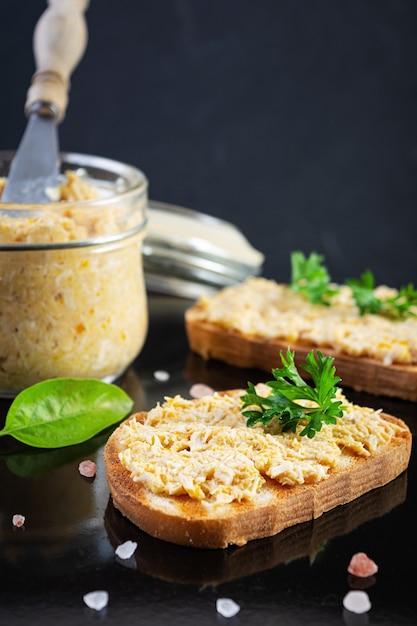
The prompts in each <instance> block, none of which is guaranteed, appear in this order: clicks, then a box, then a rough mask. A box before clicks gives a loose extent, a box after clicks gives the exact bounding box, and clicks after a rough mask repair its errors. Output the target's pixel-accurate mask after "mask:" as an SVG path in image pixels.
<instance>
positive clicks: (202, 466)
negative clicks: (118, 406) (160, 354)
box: [118, 385, 401, 505]
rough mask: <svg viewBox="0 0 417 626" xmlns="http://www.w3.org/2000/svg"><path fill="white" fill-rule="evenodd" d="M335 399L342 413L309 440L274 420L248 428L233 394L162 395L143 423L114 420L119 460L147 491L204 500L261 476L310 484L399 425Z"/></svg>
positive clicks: (225, 496)
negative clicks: (278, 427)
mask: <svg viewBox="0 0 417 626" xmlns="http://www.w3.org/2000/svg"><path fill="white" fill-rule="evenodd" d="M262 389H264V390H265V392H266V388H265V386H264V385H263V386H259V388H258V393H261V390H262ZM343 400H344V401H343V403H344V405H345V406H346V407H347V408H346V411H345V415H344V417H343V418H342V419H340V420H338V423H337V424H324V425H323V428H322V429H321V430H320V432H319V433H317V435H316V436H315V437H314V439H309V438H307V437H300V436H299V435H298V434H297V433H292V432H285V433H283V432H279V431H276V424H275V423H274V422H271V424H270V425H269V426H268V427H264V426H263V425H259V424H258V425H256V426H255V427H253V428H248V427H247V426H246V421H245V418H244V416H243V415H242V413H241V406H242V401H241V398H240V394H239V393H237V394H234V395H220V394H217V393H214V394H213V395H210V396H205V397H203V398H199V399H196V400H186V399H184V398H182V397H181V396H175V397H174V398H167V399H166V401H165V402H164V403H163V404H158V405H157V406H156V407H155V408H154V409H152V410H151V411H150V412H149V413H148V414H147V417H146V419H145V421H144V422H143V423H142V422H140V421H138V420H137V419H136V418H135V416H132V418H131V419H130V420H129V421H128V422H126V423H124V424H123V425H122V426H121V427H120V435H119V439H118V447H119V450H120V453H119V459H120V462H121V464H122V465H123V466H124V467H125V469H127V470H128V471H129V472H130V474H131V477H132V480H133V481H135V482H138V483H141V484H143V485H144V486H145V487H146V488H147V489H149V490H150V491H151V492H153V493H155V494H161V495H169V496H172V495H188V496H189V497H191V498H195V499H197V500H200V501H201V502H203V503H204V504H208V505H212V504H224V503H228V502H233V501H241V500H248V499H252V498H253V497H254V496H255V494H256V493H257V492H258V491H259V490H260V488H261V487H262V485H263V484H264V483H265V481H266V479H267V478H269V479H273V480H276V481H277V482H279V483H280V484H282V485H288V486H292V485H296V484H302V483H316V482H319V481H321V480H324V479H326V478H327V477H328V475H329V471H330V470H331V468H337V467H338V465H340V464H343V463H344V462H345V461H346V460H349V457H351V456H352V455H358V456H369V455H370V454H371V453H372V452H373V451H375V450H376V449H377V448H378V446H379V445H380V444H385V443H386V442H387V441H389V440H390V439H391V438H392V437H394V436H395V435H396V434H398V432H399V431H401V426H399V425H397V424H393V423H391V422H388V421H386V420H384V419H383V418H382V417H381V416H380V412H379V411H374V410H373V409H369V408H362V407H357V406H355V405H352V404H349V403H348V402H347V401H346V400H345V399H343ZM274 429H275V430H274Z"/></svg>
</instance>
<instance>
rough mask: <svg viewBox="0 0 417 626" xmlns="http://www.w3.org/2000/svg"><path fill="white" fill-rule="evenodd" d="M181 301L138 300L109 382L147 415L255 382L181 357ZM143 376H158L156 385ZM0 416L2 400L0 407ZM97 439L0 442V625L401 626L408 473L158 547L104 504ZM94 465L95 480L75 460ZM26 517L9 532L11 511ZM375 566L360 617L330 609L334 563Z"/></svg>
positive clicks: (335, 592) (335, 600)
mask: <svg viewBox="0 0 417 626" xmlns="http://www.w3.org/2000/svg"><path fill="white" fill-rule="evenodd" d="M187 304H188V303H187V301H181V300H174V299H169V298H164V297H151V298H150V303H149V306H150V313H151V322H150V330H149V336H148V340H147V343H146V346H145V349H144V351H143V352H142V354H141V355H140V357H139V358H138V359H137V362H136V363H135V364H134V366H133V367H131V368H130V370H129V371H128V372H127V373H126V375H125V376H124V377H123V379H122V380H121V381H120V384H121V385H122V386H123V387H124V388H125V389H126V390H127V391H128V392H129V393H130V394H131V395H132V397H133V398H134V400H135V409H137V410H139V409H145V410H146V409H148V408H150V407H151V406H153V405H154V404H155V403H156V402H157V401H158V400H162V399H163V397H164V396H165V395H172V394H175V393H182V394H184V395H187V394H188V392H189V389H190V386H191V385H192V384H193V383H194V382H204V383H206V384H209V385H212V386H213V387H215V388H217V389H226V388H231V387H235V386H242V385H246V382H247V380H252V381H254V382H255V381H256V379H259V380H261V379H263V378H265V376H264V375H263V374H262V373H259V372H252V371H251V372H249V371H247V370H244V371H240V370H237V369H235V368H231V367H227V366H225V365H221V364H219V363H213V362H211V363H204V362H203V361H202V360H201V359H200V358H198V357H196V356H195V355H192V354H190V353H189V351H188V347H187V342H186V337H185V331H184V324H183V311H184V309H185V307H186V306H187ZM156 370H166V371H167V372H169V374H170V378H169V380H168V381H166V382H157V381H156V379H155V377H154V372H155V371H156ZM348 395H349V396H350V397H352V398H353V399H355V401H358V402H361V403H364V404H371V405H373V406H375V407H382V408H384V410H386V411H388V412H391V413H393V414H394V415H397V416H398V417H402V418H403V419H404V420H405V421H406V422H407V423H408V424H409V425H410V427H411V429H412V431H413V434H415V433H416V430H417V414H416V413H417V412H416V406H415V404H413V403H407V402H400V401H396V400H392V399H387V398H373V397H371V396H364V395H363V394H353V393H349V392H348ZM0 406H1V415H2V420H3V418H4V415H5V413H6V411H7V408H8V402H7V401H2V402H1V405H0ZM107 436H108V433H103V434H101V435H100V436H97V437H95V438H94V439H93V440H91V441H89V442H87V443H85V444H82V445H80V446H74V447H72V448H67V449H64V450H58V451H56V450H51V451H46V452H45V451H37V452H35V453H33V452H31V451H30V450H29V449H28V448H25V447H24V446H19V445H17V444H14V443H13V442H11V441H0V490H1V491H0V494H1V496H0V540H1V544H0V624H10V625H14V624H52V623H53V624H56V623H59V622H61V623H63V624H69V623H71V624H87V623H94V622H97V621H100V622H103V623H106V624H107V623H108V624H116V623H117V624H127V625H129V624H146V623H148V624H167V623H175V624H184V625H187V624H197V623H198V624H199V625H205V624H217V625H218V624H226V623H229V624H233V625H237V624H242V625H243V624H255V623H260V624H263V625H267V624H285V626H292V625H298V624H309V625H316V624H317V625H319V624H320V625H326V624H332V625H333V624H334V625H343V624H347V625H348V626H350V625H355V626H359V625H362V624H383V625H387V626H388V625H389V626H394V625H396V626H403V625H404V626H406V625H408V624H410V625H411V624H413V625H414V624H415V623H416V617H417V603H416V598H415V582H414V576H413V575H410V573H409V572H412V571H413V567H414V562H415V557H416V554H417V552H416V532H415V528H416V515H415V501H416V497H417V467H416V460H415V453H414V452H413V453H412V458H411V463H410V467H409V469H408V471H407V472H406V473H405V474H403V475H402V476H400V477H399V478H398V479H397V480H395V481H393V482H392V483H390V484H389V485H387V486H386V487H384V488H382V489H379V490H376V491H373V492H372V493H370V494H366V495H365V496H363V497H362V498H360V499H358V500H357V501H355V502H353V503H351V504H350V505H348V506H345V507H339V508H338V509H335V510H334V511H331V512H329V513H327V514H325V515H323V516H322V517H321V518H320V519H318V520H315V521H314V522H309V523H306V524H302V525H299V526H297V527H294V528H292V529H288V530H286V531H284V532H283V533H281V534H280V535H278V536H276V537H272V538H269V539H265V540H260V541H255V542H251V543H249V544H247V545H246V546H244V547H242V548H231V549H228V550H216V551H204V550H192V549H188V548H182V547H178V546H174V545H169V544H165V543H163V542H159V541H157V540H155V539H152V538H151V537H149V536H147V535H145V534H144V533H142V532H141V531H139V530H138V529H136V528H135V527H134V526H133V525H131V524H130V523H129V522H128V521H126V520H125V519H124V518H123V517H122V516H121V515H120V514H119V513H118V512H117V511H116V510H115V509H114V508H113V505H112V503H111V500H110V499H109V492H108V488H107V484H106V480H105V475H104V465H103V460H102V446H103V445H104V442H105V441H106V438H107ZM86 458H90V459H92V460H94V461H95V462H96V463H97V475H96V478H95V480H93V481H87V480H85V479H83V478H82V477H81V476H80V475H79V473H78V463H79V462H80V461H81V460H83V459H86ZM15 513H21V514H24V515H25V516H26V522H25V526H24V527H23V528H20V529H15V528H14V527H13V525H12V521H11V519H12V516H13V514H15ZM127 539H132V540H135V541H137V543H138V549H137V551H136V553H135V555H134V557H132V558H131V559H129V560H128V561H120V560H119V559H118V558H117V557H115V553H114V549H115V547H116V546H117V545H118V544H119V543H121V542H123V541H125V540H127ZM357 551H364V552H367V553H368V554H369V555H370V556H371V557H372V558H373V559H374V560H375V561H376V562H377V564H378V565H379V572H378V573H377V574H376V576H375V577H374V578H373V579H371V580H369V581H368V580H367V581H366V582H365V583H362V584H365V585H369V586H368V587H367V592H368V594H369V596H370V599H371V601H372V609H371V611H370V612H369V613H368V614H366V615H362V616H355V615H353V614H348V613H346V612H345V611H344V610H343V606H342V599H343V597H344V595H345V594H346V593H347V591H348V590H349V589H351V588H354V587H355V586H356V585H357V584H358V583H357V581H355V580H353V579H351V578H349V575H348V573H347V570H346V567H347V564H348V562H349V560H350V558H351V556H352V554H353V553H354V552H357ZM96 589H105V590H107V591H108V592H109V604H108V607H107V608H106V609H104V610H103V611H102V612H100V613H96V612H94V611H92V610H91V609H88V608H87V607H86V606H85V604H84V602H83V595H84V594H85V593H87V592H88V591H92V590H96ZM218 597H230V598H232V599H233V600H234V601H235V602H237V603H238V604H239V605H240V606H241V611H240V613H239V614H238V615H237V616H235V617H234V618H231V619H230V620H226V619H225V618H222V617H220V616H219V615H217V613H216V609H215V601H216V599H217V598H218Z"/></svg>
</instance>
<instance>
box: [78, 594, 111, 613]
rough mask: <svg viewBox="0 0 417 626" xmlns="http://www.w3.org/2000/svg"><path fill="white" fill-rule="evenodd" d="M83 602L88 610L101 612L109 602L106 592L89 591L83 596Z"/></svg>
mask: <svg viewBox="0 0 417 626" xmlns="http://www.w3.org/2000/svg"><path fill="white" fill-rule="evenodd" d="M83 600H84V602H85V603H86V605H87V606H88V608H90V609H93V610H94V611H101V610H102V609H104V608H105V607H106V606H107V604H108V602H109V594H108V592H107V591H90V592H89V593H86V594H84V595H83Z"/></svg>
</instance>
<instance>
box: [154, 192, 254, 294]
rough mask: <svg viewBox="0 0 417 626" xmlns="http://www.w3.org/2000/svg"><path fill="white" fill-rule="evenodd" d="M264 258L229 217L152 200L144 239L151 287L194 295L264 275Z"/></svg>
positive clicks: (168, 291) (165, 292)
mask: <svg viewBox="0 0 417 626" xmlns="http://www.w3.org/2000/svg"><path fill="white" fill-rule="evenodd" d="M263 261H264V255H263V254H262V253H261V252H259V251H258V250H256V249H255V248H254V247H253V246H252V245H251V244H250V243H249V242H248V240H247V239H246V238H245V237H244V235H243V234H242V233H241V231H240V230H239V229H238V228H236V226H234V225H233V224H231V223H230V222H227V221H225V220H222V219H219V218H216V217H213V216H211V215H207V214H205V213H199V212H196V211H193V210H191V209H186V208H183V207H179V206H174V205H171V204H166V203H163V202H155V201H153V200H150V201H149V209H148V229H147V234H146V237H145V240H144V244H143V263H144V270H145V278H146V285H147V288H148V290H149V291H153V292H156V293H164V294H170V295H175V296H180V297H185V298H191V299H195V298H197V297H198V296H200V295H206V294H211V293H213V292H215V291H218V290H219V289H221V288H222V287H226V286H228V285H233V284H236V283H239V282H242V281H243V280H244V279H245V278H247V277H248V276H253V275H257V274H260V272H261V270H262V265H263Z"/></svg>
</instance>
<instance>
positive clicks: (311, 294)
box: [289, 252, 417, 319]
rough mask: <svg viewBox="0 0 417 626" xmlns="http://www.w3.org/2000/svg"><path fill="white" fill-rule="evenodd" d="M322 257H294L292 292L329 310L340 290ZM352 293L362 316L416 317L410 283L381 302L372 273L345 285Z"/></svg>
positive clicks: (416, 303)
mask: <svg viewBox="0 0 417 626" xmlns="http://www.w3.org/2000/svg"><path fill="white" fill-rule="evenodd" d="M323 261H324V257H323V256H322V255H321V254H317V253H316V252H312V253H311V254H310V255H309V256H308V257H306V256H305V255H304V254H303V253H302V252H293V253H292V254H291V279H290V283H289V289H291V290H292V291H295V292H297V293H301V294H303V295H304V296H305V297H306V298H307V300H308V301H309V302H311V303H312V304H322V305H325V306H329V305H330V304H331V298H332V297H333V296H334V295H336V294H337V293H338V291H339V289H340V288H339V287H338V286H337V285H335V284H334V283H332V282H331V278H330V275H329V272H328V270H327V268H326V266H325V265H324V263H323ZM345 284H346V285H348V286H349V287H350V288H351V289H352V294H353V298H354V300H355V303H356V306H357V307H358V309H359V313H360V315H365V314H366V313H370V314H372V315H383V316H385V317H388V318H390V319H405V318H407V317H410V316H416V315H417V290H416V289H414V286H413V285H412V284H411V283H410V284H408V285H406V286H405V287H401V289H399V290H398V291H397V293H396V294H395V295H394V296H391V297H388V298H379V297H378V296H377V294H376V293H375V278H374V275H373V273H372V272H371V271H370V270H367V271H366V272H364V273H363V274H362V275H361V277H360V278H349V279H348V280H346V282H345Z"/></svg>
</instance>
